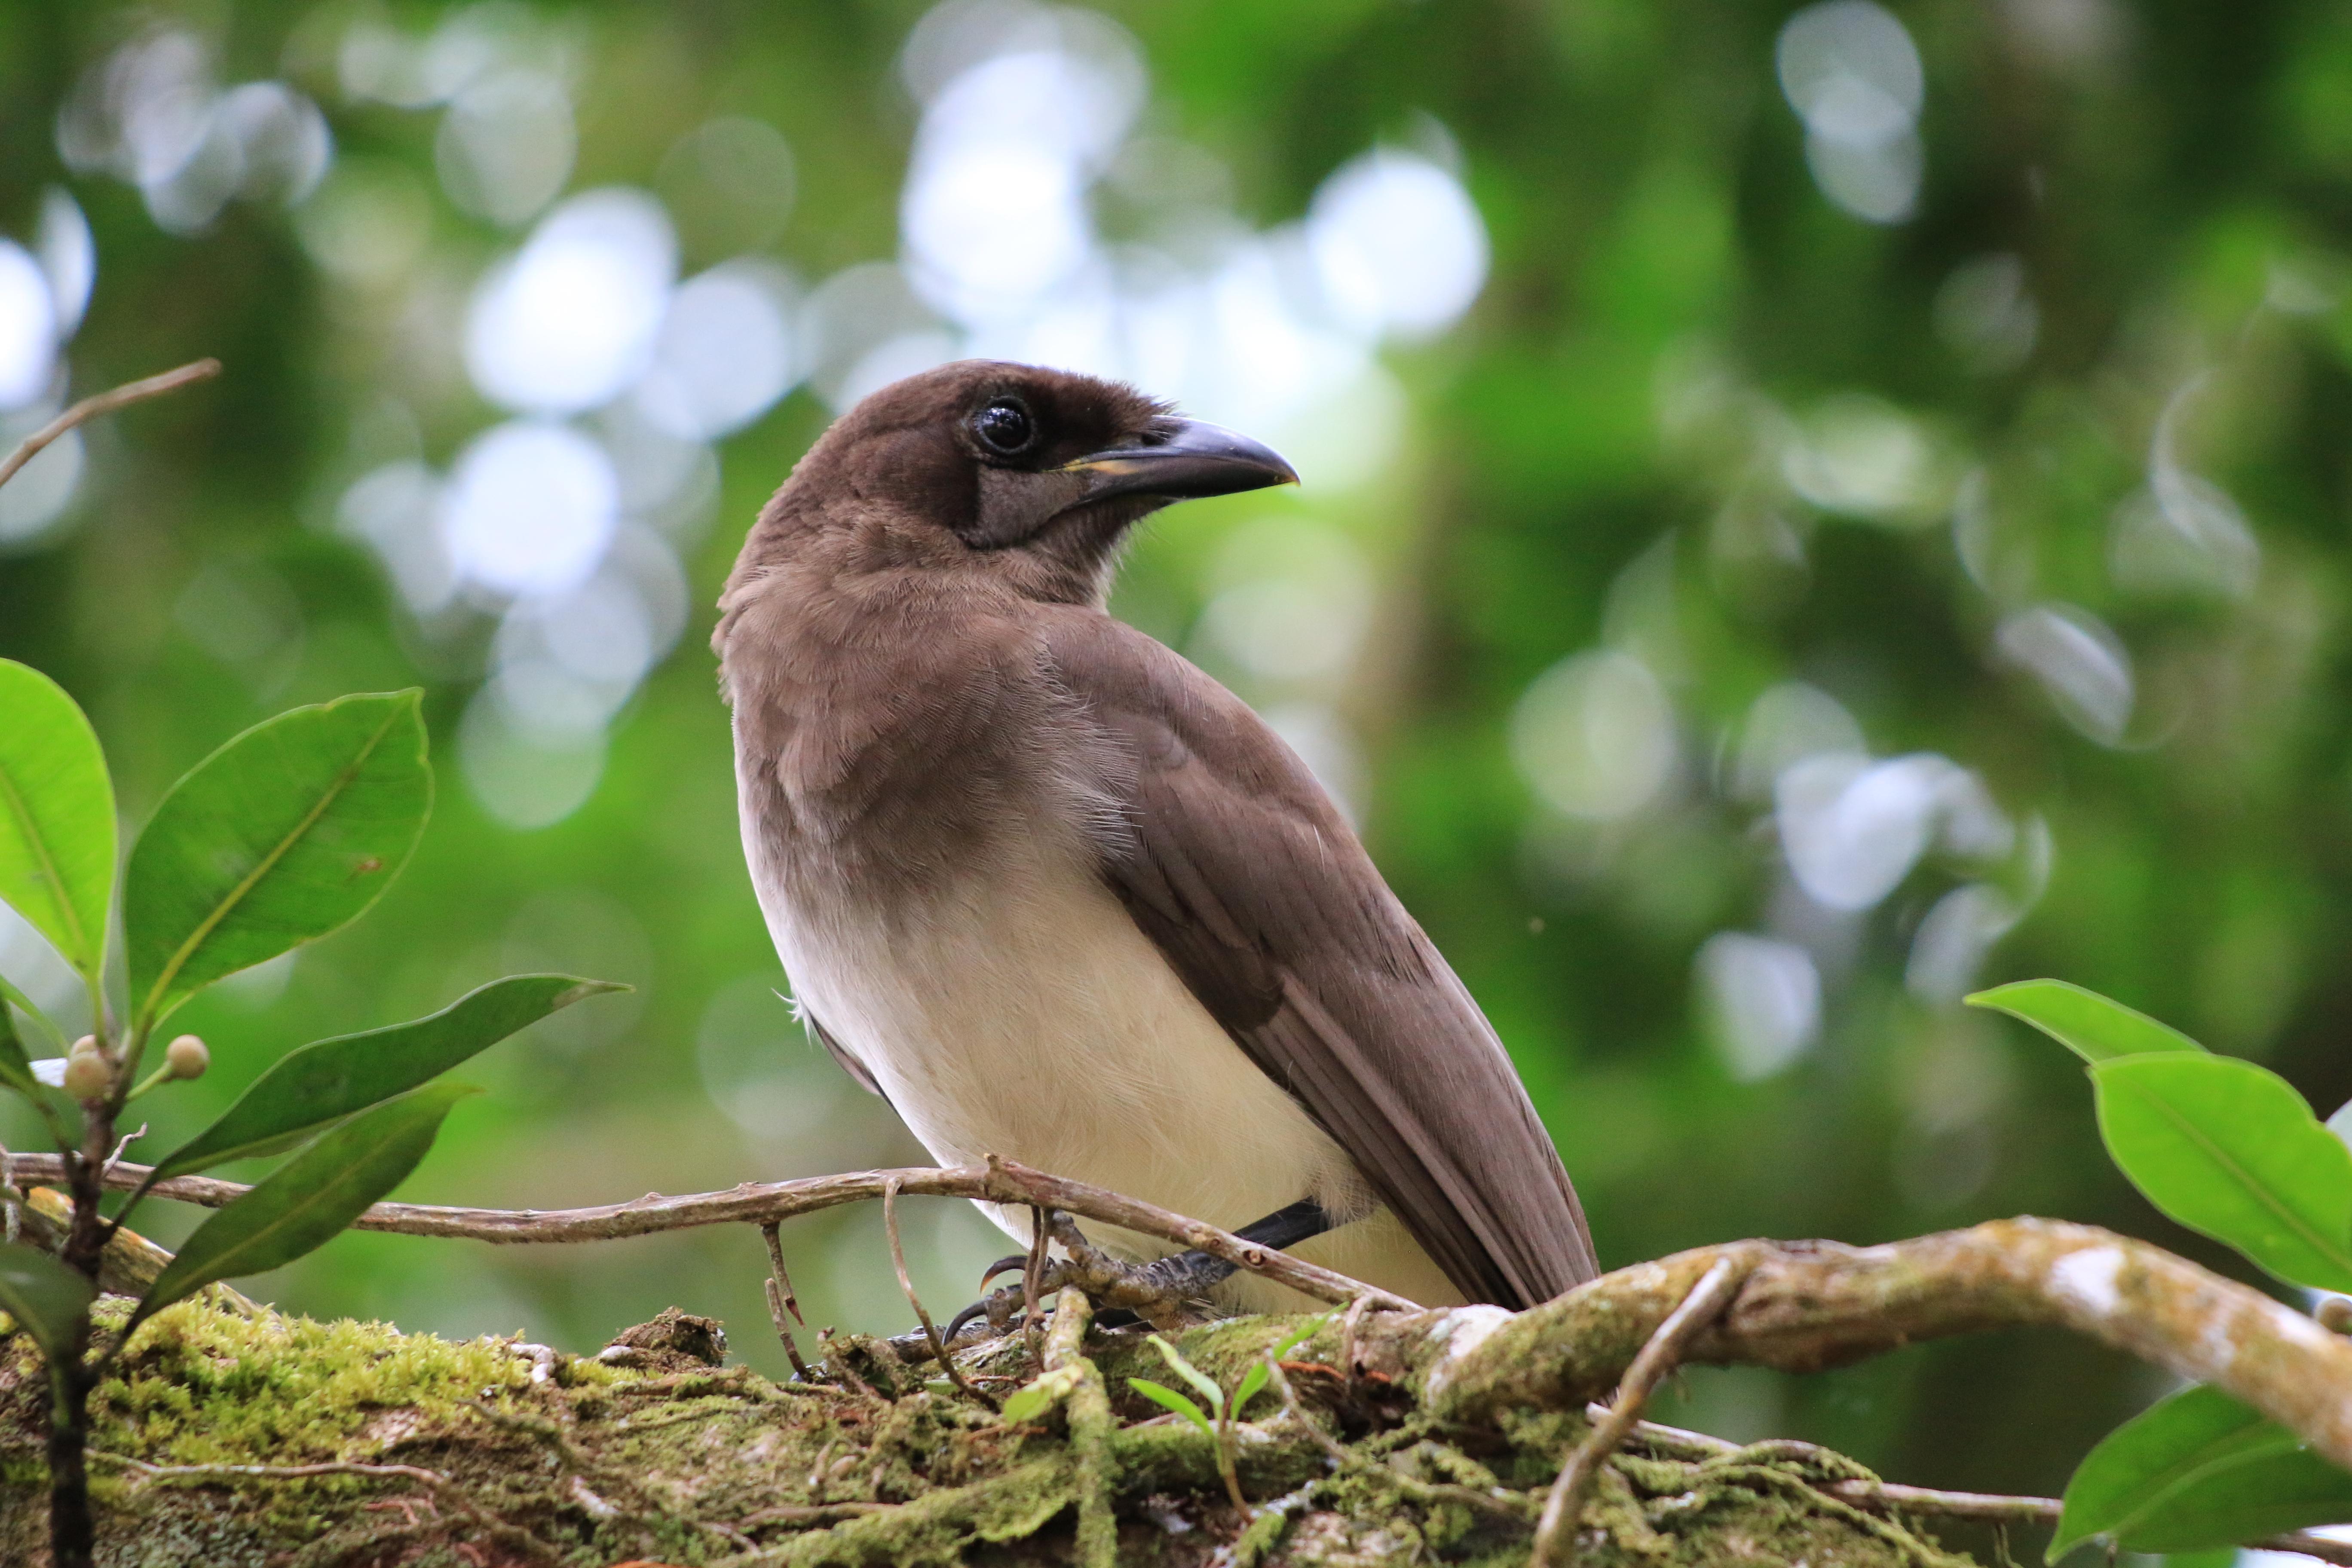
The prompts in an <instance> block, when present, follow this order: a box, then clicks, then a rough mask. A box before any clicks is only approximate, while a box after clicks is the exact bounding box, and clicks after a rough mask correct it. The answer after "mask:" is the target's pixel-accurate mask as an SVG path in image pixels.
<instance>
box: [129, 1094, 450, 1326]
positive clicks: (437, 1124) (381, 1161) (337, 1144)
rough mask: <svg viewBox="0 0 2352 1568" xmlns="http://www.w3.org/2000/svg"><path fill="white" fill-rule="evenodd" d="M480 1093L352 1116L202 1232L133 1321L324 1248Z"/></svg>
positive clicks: (417, 1100) (429, 1098) (428, 1098)
mask: <svg viewBox="0 0 2352 1568" xmlns="http://www.w3.org/2000/svg"><path fill="white" fill-rule="evenodd" d="M479 1092H480V1091H479V1090H478V1089H471V1088H468V1087H467V1086H465V1085H463V1084H434V1085H431V1086H430V1087H428V1088H425V1089H416V1090H414V1091H412V1092H411V1093H408V1094H404V1095H403V1096H401V1097H400V1098H399V1099H398V1100H391V1101H389V1102H387V1103H385V1104H383V1105H379V1106H377V1107H376V1108H375V1109H374V1110H369V1111H365V1112H362V1114H360V1115H358V1116H355V1117H353V1118H352V1120H350V1121H346V1122H344V1123H343V1124H342V1125H341V1126H340V1127H338V1128H336V1129H334V1130H333V1131H331V1132H329V1133H327V1134H326V1136H324V1137H322V1138H320V1139H319V1140H318V1141H317V1142H313V1143H311V1144H310V1145H309V1146H308V1147H306V1148H304V1149H303V1150H301V1151H300V1152H299V1153H297V1154H296V1155H295V1156H294V1157H293V1158H292V1159H290V1160H289V1161H287V1162H286V1163H285V1164H283V1165H281V1166H279V1167H278V1170H277V1171H276V1172H274V1173H271V1174H270V1175H269V1176H268V1178H266V1179H265V1180H263V1181H261V1182H260V1183H258V1184H256V1185H255V1186H254V1188H253V1190H252V1191H251V1192H248V1193H247V1194H245V1195H244V1196H243V1197H241V1198H239V1199H237V1200H236V1202H235V1203H233V1204H230V1205H228V1206H227V1207H226V1208H224V1209H222V1210H221V1211H220V1212H219V1213H218V1214H215V1215H213V1216H212V1218H210V1219H208V1220H206V1221H205V1223H204V1224H202V1225H200V1226H197V1227H196V1231H195V1234H194V1235H193V1236H191V1237H188V1239H187V1240H186V1241H185V1242H184V1243H183V1244H182V1246H181V1247H180V1250H179V1254H178V1256H176V1257H175V1258H173V1259H172V1261H171V1263H170V1264H169V1265H168V1266H166V1267H165V1268H164V1270H163V1274H162V1275H161V1276H160V1277H159V1278H158V1279H156V1281H155V1283H154V1285H153V1287H152V1289H149V1291H148V1292H147V1296H146V1299H145V1300H142V1301H141V1302H140V1303H139V1310H138V1312H137V1314H136V1315H135V1317H134V1318H133V1320H132V1321H134V1322H136V1321H140V1320H142V1319H144V1318H146V1317H148V1316H149V1315H150V1314H152V1313H154V1312H156V1311H158V1310H162V1309H163V1308H165V1307H168V1306H170V1305H171V1304H172V1303H173V1302H174V1301H176V1300H179V1299H180V1298H181V1297H183V1296H186V1295H189V1294H191V1293H192V1292H194V1291H196V1290H200V1289H204V1288H205V1286H207V1285H209V1284H212V1283H213V1282H214V1281H215V1280H216V1279H234V1278H236V1277H238V1276H241V1275H247V1274H262V1273H266V1272H268V1270H270V1269H272V1268H282V1267H284V1266H285V1265H286V1264H289V1263H291V1262H293V1261H294V1260H295V1259H296V1258H299V1257H301V1256H302V1255H303V1254H305V1253H307V1252H310V1251H313V1250H315V1249H316V1248H318V1247H323V1246H325V1245H326V1244H327V1243H328V1242H329V1241H331V1240H332V1239H333V1238H334V1237H335V1236H336V1235H337V1234H338V1233H339V1232H341V1230H342V1229H343V1227H344V1226H348V1225H350V1224H351V1223H352V1221H353V1220H354V1219H357V1218H358V1217H359V1216H360V1215H361V1214H362V1213H363V1212H364V1211H365V1210H366V1208H367V1206H368V1205H370V1204H372V1203H374V1202H375V1201H376V1200H377V1199H378V1198H381V1197H383V1195H384V1194H386V1193H388V1192H390V1191H392V1189H393V1188H394V1187H396V1186H398V1185H399V1184H400V1183H401V1180H402V1178H404V1177H405V1176H406V1175H407V1174H408V1173H409V1172H411V1171H413V1170H415V1168H416V1163H417V1162H418V1161H419V1160H422V1159H423V1158H425V1151H426V1150H427V1149H430V1148H431V1147H432V1146H433V1137H434V1134H435V1133H436V1132H438V1131H440V1129H441V1120H442V1118H443V1117H445V1116H446V1115H448V1114H449V1108H450V1107H451V1106H453V1105H455V1104H457V1101H458V1100H463V1099H464V1098H465V1097H466V1096H467V1095H469V1094H477V1093H479Z"/></svg>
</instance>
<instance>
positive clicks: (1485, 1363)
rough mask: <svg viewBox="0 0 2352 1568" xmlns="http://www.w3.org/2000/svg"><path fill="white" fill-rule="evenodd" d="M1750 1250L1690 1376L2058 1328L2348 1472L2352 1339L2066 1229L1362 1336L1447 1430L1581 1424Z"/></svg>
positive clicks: (1998, 1226) (1832, 1250) (1795, 1247)
mask: <svg viewBox="0 0 2352 1568" xmlns="http://www.w3.org/2000/svg"><path fill="white" fill-rule="evenodd" d="M1750 1249H1759V1257H1758V1261H1757V1264H1756V1268H1755V1270H1754V1272H1752V1273H1751V1274H1749V1275H1748V1279H1747V1280H1746V1282H1745V1283H1744V1284H1743V1285H1742V1286H1741V1287H1740V1289H1739V1292H1738V1295H1737V1296H1736V1297H1734V1298H1733V1300H1732V1302H1731V1304H1730V1306H1729V1307H1728V1308H1727V1309H1726V1310H1725V1311H1724V1312H1723V1314H1722V1316H1721V1317H1719V1318H1718V1319H1717V1320H1716V1321H1715V1322H1714V1323H1713V1324H1712V1325H1710V1326H1709V1327H1708V1328H1706V1330H1704V1331H1701V1332H1700V1333H1699V1334H1697V1335H1696V1337H1695V1338H1694V1339H1693V1341H1692V1342H1691V1344H1690V1346H1689V1348H1688V1350H1687V1351H1686V1352H1685V1358H1686V1359H1687V1360H1690V1361H1695V1362H1706V1363H1717V1364H1729V1363H1744V1364H1748V1365H1753V1366H1769V1367H1778V1368H1780V1369H1781V1370H1783V1371H1789V1372H1816V1371H1819V1370H1821V1369H1822V1368H1824V1367H1830V1366H1837V1365H1841V1364H1843V1363H1847V1362H1852V1361H1858V1360H1860V1359H1862V1358H1863V1357H1864V1356H1870V1355H1875V1354H1878V1353H1880V1352H1885V1351H1891V1350H1895V1349H1899V1348H1900V1347H1902V1346H1904V1345H1906V1344H1910V1343H1912V1342H1915V1341H1918V1340H1927V1339H1940V1338H1945V1337H1948V1336H1949V1335H1953V1334H1964V1333H1974V1332H1977V1331H1981V1330H1986V1329H1996V1328H2008V1327H2013V1326H2018V1325H2023V1324H2035V1323H2042V1324H2051V1325H2054V1326H2057V1327H2061V1328H2066V1329H2071V1330H2073V1331H2075V1332H2077V1333H2081V1334H2085V1335H2088V1336H2089V1337H2091V1338H2093V1339H2095V1340H2099V1341H2102V1342H2105V1343H2107V1344H2111V1345H2114V1346H2115V1347H2116V1348H2117V1349H2119V1350H2125V1351H2128V1352H2131V1353H2133V1354H2134V1355H2137V1356H2138V1357H2139V1358H2140V1359H2142V1360H2143V1361H2148V1362H2153V1363H2156V1364H2158V1365H2159V1366H2162V1367H2165V1368H2167V1369H2168V1370H2169V1371H2171V1372H2173V1373H2178V1374H2179V1375H2180V1376H2181V1377H2184V1378H2187V1379H2189V1380H2190V1381H2192V1382H2196V1383H2205V1384H2212V1385H2213V1386H2215V1387H2217V1388H2219V1389H2221V1390H2222V1391H2223V1392H2224V1393H2227V1394H2231V1395H2232V1396H2233V1397H2235V1398H2237V1399H2240V1400H2242V1401H2243V1402H2244V1403H2245V1404H2247V1405H2251V1406H2252V1407H2253V1408H2254V1409H2255V1410H2258V1411H2260V1412H2261V1413H2262V1414H2263V1415H2267V1416H2269V1417H2270V1418H2271V1419H2272V1420H2273V1421H2276V1422H2277V1423H2279V1424H2280V1425H2281V1426H2285V1427H2287V1428H2288V1429H2289V1430H2291V1431H2293V1432H2294V1433H2295V1434H2296V1435H2297V1436H2301V1437H2303V1438H2305V1440H2306V1441H2308V1442H2309V1443H2310V1444H2311V1445H2312V1446H2313V1447H2315V1448H2316V1449H2317V1450H2318V1451H2319V1452H2320V1453H2322V1454H2324V1455H2326V1458H2328V1459H2329V1460H2331V1461H2333V1462H2334V1463H2336V1464H2337V1465H2340V1466H2343V1467H2344V1468H2347V1469H2352V1341H2347V1340H2346V1339H2345V1338H2343V1337H2342V1336H2340V1335H2337V1334H2334V1333H2330V1332H2329V1331H2327V1330H2326V1329H2324V1328H2322V1327H2321V1326H2320V1325H2319V1324H2318V1323H2316V1322H2314V1321H2312V1320H2311V1319H2309V1318H2307V1317H2305V1316H2304V1315H2303V1314H2302V1313H2300V1312H2296V1311H2294V1310H2290V1309H2288V1308H2286V1307H2284V1306H2282V1305H2281V1304H2280V1303H2278V1302H2276V1301H2273V1300H2271V1299H2270V1298H2269V1297H2267V1296H2265V1295H2263V1293H2262V1292H2260V1291H2258V1290H2255V1289H2250V1288H2249V1287H2247V1286H2244V1285H2240V1284H2237V1283H2235V1282H2233V1281H2231V1280H2228V1279H2222V1278H2221V1276H2219V1275H2217V1274H2213V1273H2210V1272H2209V1271H2207V1270H2206V1269H2203V1268H2199V1267H2198V1266H2197V1265H2196V1264H2194V1263H2191V1262H2189V1261H2188V1260H2187V1259H2186V1258H2176V1257H2174V1256H2173V1255H2172V1254H2170V1253H2168V1252H2166V1251H2165V1250H2164V1249H2163V1248H2161V1247H2154V1246H2151V1245H2149V1244H2148V1243H2147V1242H2143V1241H2134V1240H2131V1239H2130V1238H2128V1237H2121V1236H2117V1235H2116V1234H2115V1233H2114V1232H2112V1231H2106V1230H2101V1229H2099V1228H2098V1227H2096V1226H2086V1225H2069V1224H2066V1223H2064V1222H2063V1221H2058V1220H2044V1219H2011V1220H1994V1221H1991V1222H1990V1223H1988V1224H1985V1225H1979V1226H1972V1227H1971V1228H1969V1229H1967V1230H1956V1231H1946V1232H1944V1233H1942V1234H1940V1235H1937V1236H1925V1237H1915V1238H1914V1239H1912V1240H1908V1241H1898V1242H1892V1243H1889V1244H1888V1245H1886V1246H1884V1247H1846V1246H1843V1245H1840V1244H1838V1243H1836V1242H1827V1241H1812V1242H1779V1243H1761V1244H1759V1243H1754V1242H1737V1243H1733V1244H1731V1245H1730V1246H1727V1247H1700V1248H1697V1249H1696V1250H1694V1251H1690V1252H1684V1253H1678V1254H1676V1255H1675V1256H1674V1257H1672V1258H1661V1259H1659V1260H1657V1261H1656V1262H1654V1263H1643V1264H1637V1265H1636V1266H1634V1267H1633V1268H1623V1269H1620V1270H1618V1271H1617V1272H1616V1273H1614V1274H1610V1275H1606V1276H1604V1277H1602V1278H1601V1279H1596V1280H1593V1281H1592V1282H1591V1283H1590V1284H1587V1285H1581V1286H1579V1287H1578V1288H1577V1289H1574V1290H1570V1291H1569V1292H1568V1293H1567V1294H1566V1295H1563V1296H1561V1297H1559V1298H1558V1299H1557V1300H1552V1301H1549V1302H1546V1303H1545V1304H1544V1305H1542V1306H1540V1307H1537V1308H1534V1309H1532V1310H1528V1311H1525V1312H1520V1313H1517V1314H1505V1313H1503V1312H1501V1311H1500V1310H1497V1309H1492V1308H1488V1309H1483V1310H1482V1309H1477V1308H1472V1309H1468V1310H1460V1311H1456V1312H1454V1313H1453V1314H1450V1317H1451V1320H1452V1325H1453V1326H1452V1331H1451V1333H1450V1334H1434V1335H1433V1334H1432V1333H1431V1332H1430V1331H1429V1328H1428V1326H1427V1324H1426V1322H1425V1321H1422V1320H1414V1319H1402V1320H1400V1319H1372V1320H1370V1321H1367V1322H1366V1323H1365V1325H1364V1329H1363V1333H1364V1336H1365V1338H1366V1339H1367V1340H1368V1341H1372V1342H1384V1343H1383V1344H1381V1350H1384V1352H1385V1355H1386V1358H1387V1359H1388V1361H1389V1362H1390V1363H1391V1365H1392V1366H1393V1367H1395V1368H1396V1369H1397V1371H1399V1372H1400V1373H1402V1374H1404V1375H1409V1376H1417V1377H1418V1378H1420V1379H1421V1381H1422V1383H1423V1394H1424V1397H1425V1398H1426V1399H1427V1401H1428V1402H1429V1404H1430V1405H1431V1407H1432V1408H1433V1410H1434V1411H1435V1412H1436V1413H1437V1414H1438V1415H1440V1416H1441V1418H1443V1419H1446V1420H1453V1421H1462V1422H1466V1423H1472V1424H1477V1425H1485V1424H1486V1423H1488V1422H1490V1421H1491V1420H1493V1419H1494V1418H1495V1417H1496V1416H1498V1415H1501V1414H1502V1413H1503V1411H1505V1410H1506V1409H1508V1408H1514V1407H1516V1408H1522V1409H1523V1408H1526V1407H1527V1406H1528V1405H1538V1406H1549V1407H1551V1408H1556V1409H1576V1408H1580V1407H1581V1406H1582V1405H1583V1404H1584V1402H1585V1401H1586V1400H1588V1399H1591V1398H1594V1397H1597V1396H1599V1395H1600V1394H1603V1393H1605V1392H1606V1391H1607V1390H1608V1389H1609V1388H1610V1387H1611V1386H1612V1384H1615V1383H1616V1381H1617V1379H1618V1378H1619V1376H1620V1375H1622V1373H1623V1372H1624V1369H1625V1368H1626V1367H1627V1366H1628V1365H1630V1364H1631V1363H1632V1362H1633V1358H1634V1356H1635V1355H1637V1354H1638V1353H1639V1352H1640V1351H1641V1349H1642V1347H1643V1344H1644V1343H1645V1342H1647V1341H1648V1339H1649V1338H1650V1336H1651V1335H1652V1334H1653V1333H1654V1332H1655V1331H1656V1330H1657V1328H1658V1325H1659V1324H1661V1323H1662V1322H1664V1321H1665V1320H1666V1318H1667V1317H1668V1315H1669V1314H1671V1313H1672V1312H1673V1311H1674V1310H1675V1308H1676V1307H1677V1306H1679V1305H1680V1304H1681V1303H1682V1301H1683V1300H1684V1299H1685V1297H1686V1296H1688V1295H1689V1294H1690V1291H1691V1289H1692V1288H1693V1287H1694V1286H1695V1285H1696V1283H1697V1282H1698V1280H1699V1279H1700V1278H1701V1277H1702V1276H1704V1275H1705V1274H1706V1272H1707V1271H1708V1270H1709V1269H1710V1268H1713V1267H1714V1266H1715V1264H1716V1262H1717V1260H1718V1259H1720V1258H1725V1257H1735V1256H1738V1255H1739V1254H1741V1253H1743V1252H1747V1251H1748V1250H1750ZM1409 1325H1418V1327H1413V1326H1409ZM1440 1342H1443V1343H1442V1344H1441V1343H1440ZM1433 1346H1436V1347H1438V1348H1435V1349H1433ZM1376 1353H1378V1352H1376Z"/></svg>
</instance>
